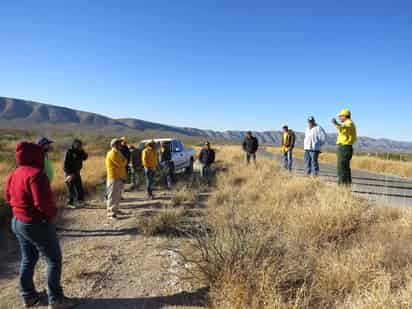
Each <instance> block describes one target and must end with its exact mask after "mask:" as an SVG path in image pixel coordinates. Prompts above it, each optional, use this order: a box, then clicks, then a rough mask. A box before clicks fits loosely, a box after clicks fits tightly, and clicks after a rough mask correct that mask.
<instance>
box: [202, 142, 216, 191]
mask: <svg viewBox="0 0 412 309" xmlns="http://www.w3.org/2000/svg"><path fill="white" fill-rule="evenodd" d="M215 157H216V155H215V151H214V150H213V149H212V148H211V147H210V143H209V142H208V141H207V142H206V143H205V146H204V147H203V148H202V150H201V151H200V154H199V162H200V165H201V167H200V177H201V178H202V179H205V180H206V183H207V184H208V185H210V184H211V181H212V170H211V166H212V164H213V163H214V162H215Z"/></svg>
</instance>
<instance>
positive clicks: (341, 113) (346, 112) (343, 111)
mask: <svg viewBox="0 0 412 309" xmlns="http://www.w3.org/2000/svg"><path fill="white" fill-rule="evenodd" d="M350 115H351V112H350V110H349V109H347V108H345V109H342V110H341V111H340V113H339V116H346V117H350Z"/></svg>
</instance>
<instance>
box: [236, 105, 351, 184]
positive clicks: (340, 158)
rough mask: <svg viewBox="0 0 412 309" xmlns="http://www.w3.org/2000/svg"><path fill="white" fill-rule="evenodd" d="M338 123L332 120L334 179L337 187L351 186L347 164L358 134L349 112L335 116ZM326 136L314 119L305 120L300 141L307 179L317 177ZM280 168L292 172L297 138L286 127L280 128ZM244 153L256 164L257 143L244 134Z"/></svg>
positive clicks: (256, 140) (247, 161)
mask: <svg viewBox="0 0 412 309" xmlns="http://www.w3.org/2000/svg"><path fill="white" fill-rule="evenodd" d="M338 118H339V121H338V120H336V118H333V119H332V124H333V125H334V126H335V127H336V130H337V133H338V136H337V141H336V144H337V176H338V183H339V184H341V185H350V184H351V183H352V172H351V167H350V162H351V160H352V156H353V145H354V144H355V143H356V140H357V131H356V126H355V123H354V122H353V120H352V113H351V111H350V110H349V109H343V110H342V111H341V112H340V113H339V114H338ZM326 139H327V134H326V132H325V130H324V129H323V128H322V127H321V126H320V125H319V124H317V122H316V120H315V118H314V117H313V116H310V117H309V118H308V126H307V129H306V131H305V138H304V141H303V149H304V169H305V174H306V175H308V176H309V175H312V176H315V177H316V176H318V175H319V155H320V154H321V152H322V146H323V145H324V144H325V143H326ZM281 141H282V142H281V153H282V166H283V167H284V168H285V169H286V170H288V171H292V168H293V150H294V148H295V144H296V134H295V132H294V131H293V130H292V129H290V128H289V126H288V125H287V124H284V125H282V138H281ZM242 146H243V150H244V151H245V153H246V163H247V164H249V163H250V160H251V159H253V161H255V162H256V152H257V150H258V148H259V142H258V139H257V138H256V137H255V136H253V135H252V132H250V131H249V132H247V134H246V137H245V139H244V141H243V144H242Z"/></svg>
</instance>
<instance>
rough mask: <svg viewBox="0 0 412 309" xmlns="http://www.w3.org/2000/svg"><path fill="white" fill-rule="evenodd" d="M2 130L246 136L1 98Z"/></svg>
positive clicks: (370, 146) (262, 135)
mask: <svg viewBox="0 0 412 309" xmlns="http://www.w3.org/2000/svg"><path fill="white" fill-rule="evenodd" d="M0 128H3V129H5V128H7V129H10V128H13V129H39V128H48V129H52V130H64V131H70V130H89V131H91V132H92V131H94V132H107V133H109V132H110V133H118V134H121V133H124V134H132V133H133V132H140V133H141V132H144V131H152V132H153V131H156V132H159V134H162V135H173V134H178V135H179V136H187V137H192V138H199V139H211V140H219V141H224V140H225V141H241V140H242V139H243V138H244V136H245V134H246V132H245V131H213V130H202V129H196V128H187V127H177V126H171V125H165V124H159V123H154V122H149V121H145V120H140V119H135V118H124V119H113V118H110V117H106V116H102V115H98V114H95V113H89V112H83V111H78V110H74V109H70V108H66V107H60V106H55V105H49V104H43V103H38V102H33V101H27V100H21V99H14V98H7V97H0ZM254 134H255V136H256V137H257V138H258V139H259V141H260V142H261V143H263V144H269V145H279V144H280V140H281V132H279V131H263V132H254ZM303 138H304V133H302V132H296V141H297V145H298V146H301V145H303ZM335 141H336V134H328V136H327V143H326V146H327V147H333V146H334V145H335ZM357 149H359V150H362V151H388V152H395V151H397V152H411V151H412V142H402V141H395V140H390V139H375V138H369V137H359V139H358V143H357Z"/></svg>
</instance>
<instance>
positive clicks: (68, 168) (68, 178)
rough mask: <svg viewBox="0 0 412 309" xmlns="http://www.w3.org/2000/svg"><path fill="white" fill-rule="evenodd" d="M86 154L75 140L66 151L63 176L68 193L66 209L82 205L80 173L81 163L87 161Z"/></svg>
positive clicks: (82, 192) (82, 194)
mask: <svg viewBox="0 0 412 309" xmlns="http://www.w3.org/2000/svg"><path fill="white" fill-rule="evenodd" d="M87 158H88V154H87V152H85V151H84V150H83V143H82V142H81V141H80V140H78V139H75V140H74V141H73V144H72V147H71V148H70V149H69V150H67V152H66V155H65V157H64V167H63V169H64V175H65V182H66V186H67V191H68V203H67V207H69V208H76V206H81V205H82V204H83V203H84V190H83V184H82V177H81V175H80V171H81V169H82V168H83V161H85V160H87Z"/></svg>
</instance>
